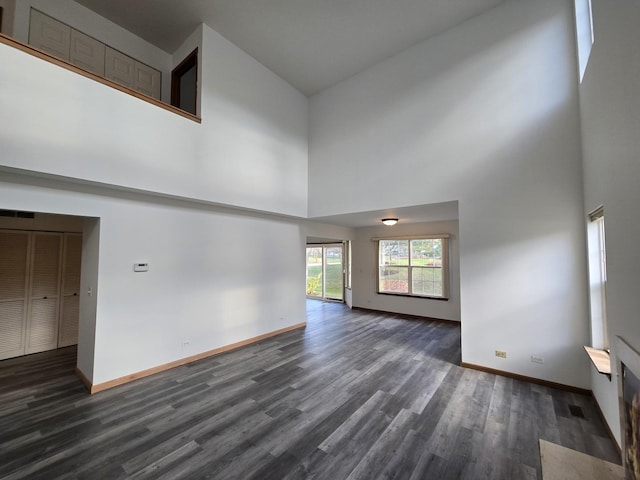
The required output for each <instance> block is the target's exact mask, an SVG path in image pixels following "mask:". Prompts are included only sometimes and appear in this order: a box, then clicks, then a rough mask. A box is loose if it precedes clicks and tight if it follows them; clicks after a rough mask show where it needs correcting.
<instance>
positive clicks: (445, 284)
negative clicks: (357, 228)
mask: <svg viewBox="0 0 640 480" xmlns="http://www.w3.org/2000/svg"><path fill="white" fill-rule="evenodd" d="M450 237H451V235H450V234H448V233H442V234H436V235H434V234H429V235H404V236H402V235H395V236H392V237H373V238H371V240H372V241H374V242H376V244H377V248H376V293H377V294H378V295H394V296H399V297H415V298H426V299H431V300H444V301H447V300H449V268H450V266H449V238H450ZM423 239H424V240H432V239H442V296H437V295H419V294H415V293H399V292H384V291H380V240H423ZM407 268H408V272H409V275H408V282H409V286H411V285H412V278H411V271H412V269H413V268H415V267H413V266H411V265H407ZM417 268H420V267H417Z"/></svg>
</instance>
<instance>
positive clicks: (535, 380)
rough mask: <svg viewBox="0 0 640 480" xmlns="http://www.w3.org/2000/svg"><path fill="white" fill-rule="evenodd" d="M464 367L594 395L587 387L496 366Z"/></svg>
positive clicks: (463, 364)
mask: <svg viewBox="0 0 640 480" xmlns="http://www.w3.org/2000/svg"><path fill="white" fill-rule="evenodd" d="M460 366H461V367H463V368H470V369H472V370H479V371H481V372H487V373H492V374H494V375H500V376H501V377H507V378H513V379H514V380H522V381H523V382H529V383H535V384H536V385H542V386H543V387H550V388H555V389H557V390H564V391H566V392H571V393H578V394H580V395H592V394H593V393H592V392H591V390H587V389H586V388H579V387H573V386H571V385H565V384H564V383H556V382H550V381H549V380H542V379H540V378H535V377H527V376H526V375H519V374H517V373H511V372H505V371H504V370H496V369H494V368H489V367H483V366H482V365H475V364H473V363H466V362H462V363H460Z"/></svg>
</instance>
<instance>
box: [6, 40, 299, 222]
mask: <svg viewBox="0 0 640 480" xmlns="http://www.w3.org/2000/svg"><path fill="white" fill-rule="evenodd" d="M204 49H206V50H207V53H206V55H205V57H206V59H207V61H205V62H204V65H203V84H204V90H203V92H202V118H203V119H202V124H198V123H196V122H193V121H191V120H188V119H186V118H183V117H181V116H178V115H175V114H173V113H171V112H168V111H165V110H163V109H161V108H159V107H156V106H154V105H151V104H148V103H146V102H144V101H142V100H139V99H137V98H135V97H132V96H129V95H127V94H124V93H122V92H120V91H118V90H115V89H112V88H110V87H108V86H105V85H102V84H100V83H97V82H95V81H93V80H90V79H88V78H85V77H83V76H80V75H77V74H75V73H73V72H70V71H67V70H65V69H63V68H61V67H58V66H56V65H52V64H49V63H47V62H45V61H42V60H40V59H38V58H35V57H33V56H31V55H28V54H26V53H23V52H21V51H19V50H16V49H13V48H11V47H8V46H6V45H0V62H1V63H2V65H6V66H8V67H7V68H3V69H2V70H1V71H0V85H1V86H2V88H1V89H0V104H1V105H2V109H0V123H1V124H2V125H3V128H2V129H1V130H0V144H1V145H2V149H3V152H2V156H1V157H0V166H7V167H14V168H19V169H23V170H27V171H31V172H34V173H48V174H54V175H58V176H62V177H68V178H72V179H77V180H81V181H91V182H97V183H101V184H107V185H112V186H114V187H118V188H120V187H124V188H130V189H136V190H142V191H150V192H156V193H160V194H163V195H172V196H177V197H184V198H191V199H197V200H200V201H204V202H212V203H218V204H225V205H233V206H238V207H244V208H250V209H256V210H261V211H268V212H276V213H283V214H288V215H298V216H306V211H307V208H306V207H307V196H306V193H307V99H306V98H305V97H304V96H302V94H300V93H299V92H298V91H297V90H295V89H294V88H293V87H291V86H290V85H289V84H287V83H286V82H284V81H283V80H281V79H280V78H279V77H277V76H276V75H275V74H273V73H271V72H270V71H269V70H267V69H266V68H265V67H263V66H262V65H260V64H259V63H258V62H256V61H255V60H253V59H252V58H251V57H249V56H247V55H246V54H245V53H243V52H242V51H240V50H239V49H238V48H237V47H234V46H233V45H232V44H230V43H229V42H227V41H226V40H225V39H223V38H222V37H220V36H219V35H218V34H216V33H215V32H213V31H212V30H210V29H208V28H207V29H205V35H204V45H203V50H204Z"/></svg>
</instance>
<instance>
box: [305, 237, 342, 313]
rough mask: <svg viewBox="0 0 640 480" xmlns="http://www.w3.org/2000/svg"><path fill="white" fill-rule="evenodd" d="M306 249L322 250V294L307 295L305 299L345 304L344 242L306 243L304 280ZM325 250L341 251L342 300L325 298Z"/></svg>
mask: <svg viewBox="0 0 640 480" xmlns="http://www.w3.org/2000/svg"><path fill="white" fill-rule="evenodd" d="M308 248H321V249H322V294H321V296H316V295H309V294H307V298H312V299H316V300H323V301H326V302H339V303H345V288H346V285H345V246H344V242H331V243H307V244H306V246H305V279H306V278H307V276H306V273H307V271H308V264H307V259H308V257H307V255H306V249H308ZM327 248H340V250H341V251H342V255H341V267H342V268H341V270H342V271H341V278H342V295H341V297H342V298H334V297H327V295H326V288H325V280H326V278H327V275H326V268H327V261H326V260H327Z"/></svg>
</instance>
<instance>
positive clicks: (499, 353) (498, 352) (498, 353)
mask: <svg viewBox="0 0 640 480" xmlns="http://www.w3.org/2000/svg"><path fill="white" fill-rule="evenodd" d="M496 357H500V358H507V352H504V351H502V350H496Z"/></svg>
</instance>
